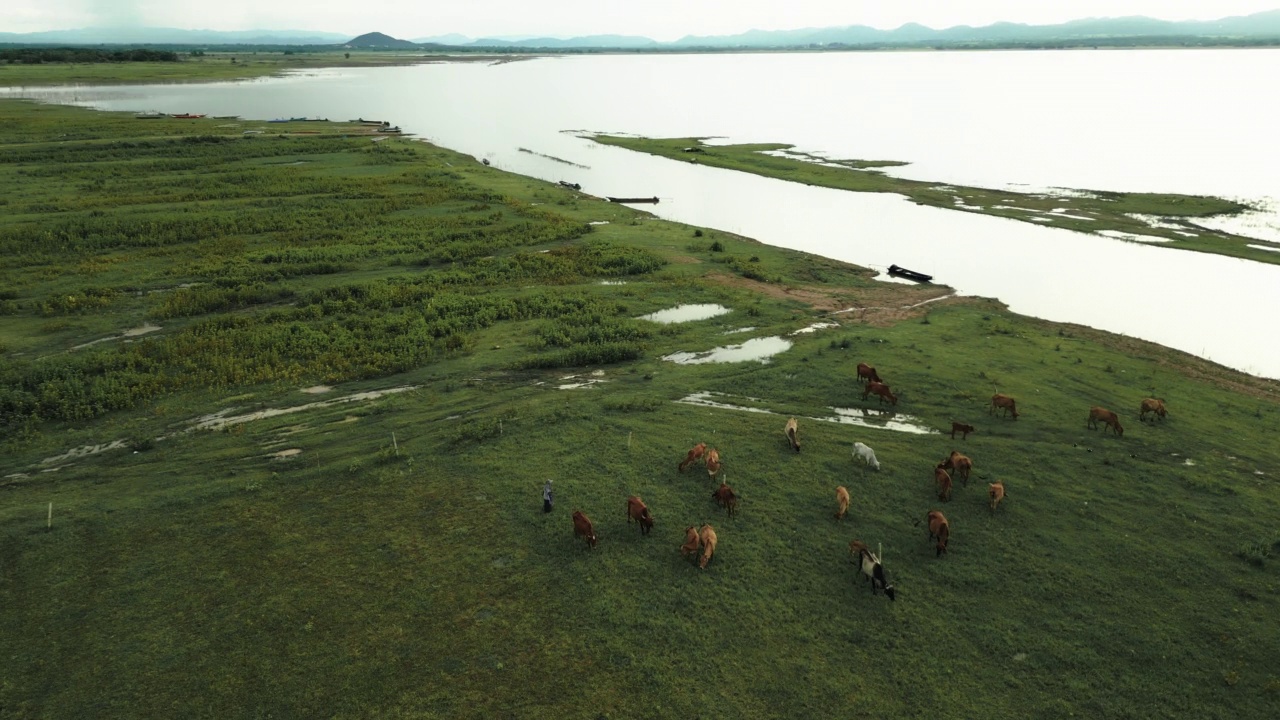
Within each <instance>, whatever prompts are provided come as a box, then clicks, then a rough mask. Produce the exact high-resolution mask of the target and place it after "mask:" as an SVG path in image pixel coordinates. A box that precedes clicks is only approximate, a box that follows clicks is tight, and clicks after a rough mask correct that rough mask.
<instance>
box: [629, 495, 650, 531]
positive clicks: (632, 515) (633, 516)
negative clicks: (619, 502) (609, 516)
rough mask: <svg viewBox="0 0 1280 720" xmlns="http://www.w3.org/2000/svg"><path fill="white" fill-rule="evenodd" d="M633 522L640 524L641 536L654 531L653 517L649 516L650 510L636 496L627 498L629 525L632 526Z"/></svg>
mask: <svg viewBox="0 0 1280 720" xmlns="http://www.w3.org/2000/svg"><path fill="white" fill-rule="evenodd" d="M632 520H635V521H636V522H638V523H640V534H641V535H648V534H649V531H650V530H652V529H653V516H652V515H650V514H649V508H648V507H646V506H645V504H644V501H643V500H641V499H640V498H638V497H636V496H635V495H632V496H631V497H629V498H627V524H628V525H630V524H631V521H632Z"/></svg>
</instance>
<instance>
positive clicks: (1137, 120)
mask: <svg viewBox="0 0 1280 720" xmlns="http://www.w3.org/2000/svg"><path fill="white" fill-rule="evenodd" d="M1277 76H1280V51H1276V50H1180V51H1159V50H1140V51H1052V52H974V53H826V54H777V55H765V54H752V55H673V56H639V55H619V56H600V57H571V58H545V59H537V60H527V61H522V62H510V63H503V64H497V65H482V64H476V63H457V64H448V63H442V64H432V65H419V66H413V67H401V68H376V69H373V68H370V69H335V70H328V71H320V72H314V73H308V74H297V75H291V76H288V77H284V78H274V79H267V80H257V81H248V82H239V83H214V84H198V85H162V86H136V87H113V88H72V89H61V90H56V91H50V90H33V91H24V90H18V91H10V93H9V94H11V95H12V94H19V95H22V96H32V97H38V98H41V99H45V100H51V101H55V102H67V103H75V104H81V105H89V106H93V107H100V108H104V109H111V110H139V111H143V110H160V111H164V112H174V113H177V112H193V113H206V114H209V115H242V116H244V117H245V118H254V119H270V118H275V117H297V116H319V117H328V118H330V119H334V120H346V119H351V118H355V117H357V116H359V117H365V118H376V119H380V120H390V121H391V122H392V123H394V124H397V125H399V126H400V127H402V128H403V129H404V130H405V131H406V132H412V133H415V134H417V135H418V136H419V137H422V138H424V139H428V140H430V141H432V142H435V143H437V144H440V145H442V146H445V147H449V148H452V149H455V150H459V151H462V152H465V153H469V154H472V155H474V156H476V157H477V158H484V159H488V160H489V161H490V162H491V163H492V164H493V165H494V166H496V167H499V168H503V169H507V170H511V171H513V172H518V173H523V174H527V175H531V176H535V177H539V178H543V179H547V180H567V181H571V182H577V183H581V184H582V187H583V191H584V192H588V193H591V194H593V195H600V196H603V195H615V196H650V195H657V196H659V197H661V199H662V202H661V203H660V204H658V205H653V206H646V207H645V208H644V209H645V210H649V211H651V212H653V213H655V214H656V215H659V216H661V217H664V218H669V219H673V220H678V221H682V222H687V223H690V224H695V225H701V226H707V227H715V228H720V229H724V230H728V231H732V232H736V233H740V234H742V235H747V236H750V237H754V238H757V239H759V240H762V241H764V242H767V243H770V244H773V245H779V246H784V247H790V248H795V249H800V250H805V251H808V252H813V253H817V254H820V255H824V256H827V257H833V258H837V259H841V260H846V261H849V262H854V263H858V264H861V265H867V266H871V267H880V268H883V267H885V266H888V265H889V264H890V263H897V264H899V265H903V266H906V267H910V268H913V269H919V270H922V271H924V272H927V273H930V274H932V275H934V276H935V279H936V280H937V281H938V282H941V283H945V284H948V285H951V286H953V287H955V288H956V289H957V290H958V291H960V292H962V293H965V294H973V295H982V296H990V297H997V298H1000V299H1001V300H1003V301H1004V302H1006V303H1008V304H1009V305H1010V307H1011V308H1012V309H1013V310H1015V311H1017V312H1021V313H1025V314H1029V315H1035V316H1038V317H1044V318H1048V319H1051V320H1061V321H1069V322H1077V323H1081V324H1085V325H1091V326H1094V327H1098V328H1102V329H1106V330H1110V331H1114V332H1120V333H1125V334H1128V335H1133V336H1136V337H1141V338H1145V339H1148V340H1153V341H1155V342H1159V343H1161V344H1164V345H1168V346H1171V347H1175V348H1179V349H1182V350H1186V351H1188V352H1192V353H1195V354H1197V355H1201V356H1203V357H1207V358H1209V359H1212V360H1214V361H1217V362H1220V363H1223V364H1225V365H1229V366H1232V367H1235V368H1239V369H1242V370H1245V371H1247V372H1252V373H1255V374H1261V375H1266V376H1270V377H1280V333H1277V332H1276V330H1277V327H1278V326H1280V322H1277V320H1276V318H1275V313H1276V312H1277V311H1278V309H1280V267H1276V266H1267V265H1262V264H1260V263H1252V262H1248V261H1243V260H1235V259H1232V258H1225V257H1219V256H1213V255H1204V254H1199V253H1191V252H1186V251H1176V250H1169V249H1162V248H1159V247H1153V246H1146V245H1141V244H1137V243H1130V242H1124V241H1122V240H1118V239H1111V238H1104V237H1098V236H1094V235H1086V234H1081V233H1075V232H1071V231H1066V230H1058V229H1052V228H1043V227H1035V226H1033V225H1029V224H1027V223H1019V222H1015V221H1011V220H1004V219H1001V218H992V217H986V216H979V215H971V214H967V213H959V212H954V211H947V210H941V209H936V208H927V207H920V206H916V205H914V204H911V203H910V202H907V201H905V200H904V199H902V198H901V197H898V196H892V195H862V194H855V193H848V192H840V191H834V190H827V189H823V188H813V187H807V186H804V185H796V184H792V183H785V182H781V181H777V180H769V179H765V178H757V177H753V176H749V175H743V174H738V173H733V172H729V171H722V170H716V169H714V168H705V167H700V166H697V165H692V164H689V163H681V162H675V161H670V160H663V159H658V158H652V157H647V156H643V155H639V154H636V153H629V152H627V151H624V150H619V149H616V148H606V147H602V146H598V145H595V144H593V143H591V142H590V141H588V140H585V139H583V138H582V137H579V136H578V134H577V133H579V132H582V131H599V132H615V133H634V134H639V135H647V136H673V135H679V136H717V137H722V138H724V141H727V142H751V141H781V142H792V143H795V144H796V145H797V147H798V148H799V149H801V150H806V151H811V152H815V153H820V154H824V155H828V156H831V157H840V158H869V159H891V160H905V161H909V162H910V163H911V164H910V165H908V166H906V167H905V168H902V169H899V170H895V172H896V173H897V174H900V175H903V176H908V177H913V178H920V179H928V180H939V181H946V182H954V183H963V184H970V185H983V186H1012V187H1015V188H1021V189H1030V188H1047V187H1071V188H1083V189H1106V190H1134V191H1137V190H1142V191H1161V192H1181V193H1195V194H1209V195H1218V196H1223V197H1231V198H1237V199H1242V200H1245V201H1247V202H1250V203H1253V204H1255V205H1257V206H1258V207H1259V208H1260V211H1259V212H1257V213H1253V214H1251V215H1250V216H1248V217H1246V218H1243V219H1236V220H1230V221H1216V222H1215V225H1219V226H1223V227H1228V228H1231V229H1234V230H1236V231H1239V232H1246V233H1248V234H1250V235H1253V236H1255V237H1259V238H1262V239H1267V240H1280V200H1278V199H1280V170H1277V168H1280V142H1276V131H1275V123H1274V122H1273V117H1274V115H1273V114H1272V113H1271V112H1270V109H1269V103H1270V98H1269V95H1268V94H1267V93H1265V92H1263V91H1262V90H1261V89H1262V88H1266V87H1270V85H1271V84H1272V79H1273V78H1275V77H1277ZM243 126H244V127H245V128H246V129H249V128H254V127H265V128H266V129H268V130H271V129H275V128H278V127H279V126H262V125H261V124H260V123H255V122H249V121H246V122H245V123H244V124H243ZM522 148H523V151H522ZM1064 207H1066V208H1069V207H1070V203H1069V202H1066V203H1064Z"/></svg>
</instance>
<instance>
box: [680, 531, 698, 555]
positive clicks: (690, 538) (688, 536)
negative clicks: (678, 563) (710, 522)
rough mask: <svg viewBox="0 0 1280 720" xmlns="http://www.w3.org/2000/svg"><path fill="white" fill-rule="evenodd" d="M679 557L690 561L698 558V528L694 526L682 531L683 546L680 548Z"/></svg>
mask: <svg viewBox="0 0 1280 720" xmlns="http://www.w3.org/2000/svg"><path fill="white" fill-rule="evenodd" d="M680 555H681V556H682V557H683V556H686V555H687V556H688V557H689V559H690V560H695V559H697V557H698V528H697V527H696V526H694V525H690V526H689V527H687V528H685V529H684V544H683V545H681V546H680Z"/></svg>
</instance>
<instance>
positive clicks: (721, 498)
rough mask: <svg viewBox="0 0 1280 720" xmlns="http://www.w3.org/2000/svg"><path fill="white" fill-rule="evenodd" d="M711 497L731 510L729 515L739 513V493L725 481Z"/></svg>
mask: <svg viewBox="0 0 1280 720" xmlns="http://www.w3.org/2000/svg"><path fill="white" fill-rule="evenodd" d="M711 499H712V500H715V501H716V502H718V503H720V504H721V505H723V506H724V509H725V510H728V511H729V517H733V516H734V515H737V514H738V493H736V492H734V491H733V488H731V487H729V486H728V485H726V484H724V483H723V482H722V483H720V487H718V488H716V489H715V490H714V491H713V492H712V493H711Z"/></svg>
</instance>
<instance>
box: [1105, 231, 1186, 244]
mask: <svg viewBox="0 0 1280 720" xmlns="http://www.w3.org/2000/svg"><path fill="white" fill-rule="evenodd" d="M1098 234H1099V235H1106V236H1107V237H1110V238H1118V239H1120V240H1132V241H1133V242H1140V243H1167V242H1173V241H1172V240H1170V239H1169V238H1167V237H1159V236H1157V235H1138V234H1136V233H1127V232H1120V231H1119V230H1099V231H1098Z"/></svg>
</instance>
